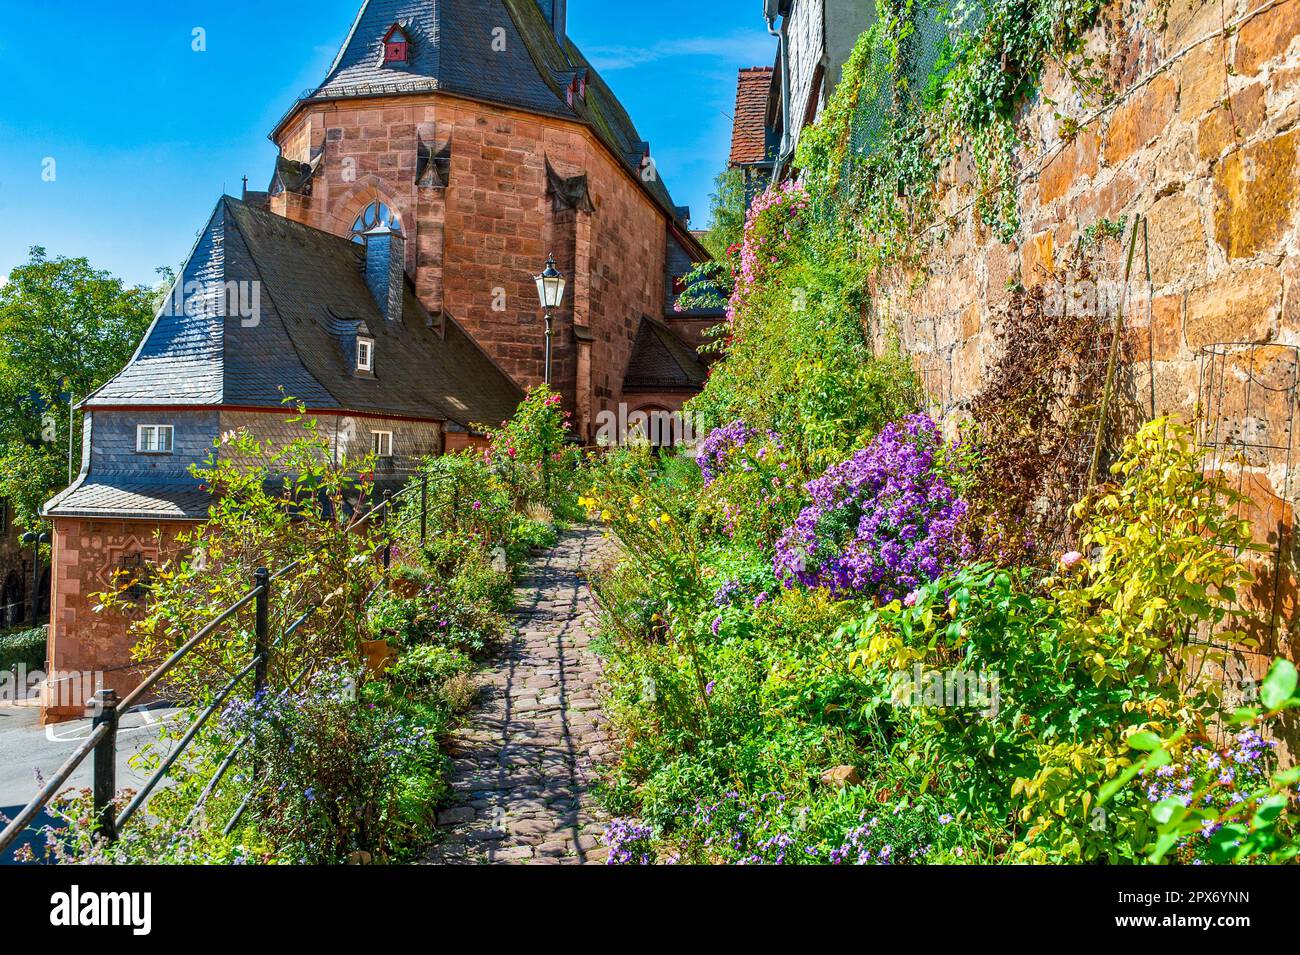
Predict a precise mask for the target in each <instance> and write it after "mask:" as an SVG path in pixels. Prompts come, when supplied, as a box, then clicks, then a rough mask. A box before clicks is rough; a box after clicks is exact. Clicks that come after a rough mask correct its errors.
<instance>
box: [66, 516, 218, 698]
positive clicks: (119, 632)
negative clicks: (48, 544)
mask: <svg viewBox="0 0 1300 955" xmlns="http://www.w3.org/2000/svg"><path fill="white" fill-rule="evenodd" d="M190 526H192V525H190V524H187V523H183V522H166V523H162V524H155V523H149V522H144V521H112V520H91V519H82V518H67V517H61V518H56V519H55V521H54V544H53V550H54V553H53V561H54V566H55V568H56V573H55V574H54V575H53V581H54V585H53V598H52V606H53V612H52V613H51V625H50V644H49V663H50V666H51V668H52V670H53V671H55V672H56V673H59V674H62V673H66V672H81V671H88V672H94V673H102V674H103V675H102V685H103V686H104V687H106V688H110V689H114V690H117V691H118V693H119V694H123V695H124V694H126V693H128V692H129V691H130V690H131V689H132V688H134V687H135V686H136V684H137V683H138V682H139V678H138V677H139V674H138V673H137V672H136V671H135V669H134V668H133V667H132V666H131V662H130V661H131V647H132V645H133V644H134V639H133V638H132V637H131V636H130V635H129V634H128V632H127V631H128V627H129V623H130V620H131V619H133V617H132V616H131V615H123V614H120V613H109V612H104V613H97V612H96V611H95V606H96V605H97V604H98V603H99V599H98V597H97V595H98V594H102V593H105V592H106V591H108V590H111V589H113V586H114V579H115V571H116V569H117V568H118V567H119V566H120V564H121V562H122V560H123V558H124V557H129V556H131V555H133V554H140V555H142V556H143V557H144V559H145V560H146V561H147V562H148V563H156V562H158V561H159V560H160V559H165V558H166V557H168V556H170V555H171V554H173V553H175V542H176V536H177V535H178V534H179V533H181V532H182V531H184V530H186V529H187V528H189V527H190ZM92 682H93V681H92V680H90V679H87V680H86V681H85V682H84V683H83V684H80V685H81V686H82V687H83V688H85V689H90V688H91V686H90V684H91V683H92ZM75 685H76V684H71V683H67V684H65V686H67V687H71V686H75ZM63 695H64V697H67V696H71V695H72V694H71V693H70V692H65V693H64V694H63ZM60 702H62V703H64V704H65V705H52V704H53V703H54V701H53V700H52V699H51V698H50V697H49V696H48V690H47V697H46V701H45V706H44V708H43V710H42V718H43V719H44V720H45V721H46V722H57V721H59V720H65V719H76V718H78V717H81V716H83V715H85V714H84V702H79V701H75V700H68V699H66V698H65V699H63V700H61V701H60Z"/></svg>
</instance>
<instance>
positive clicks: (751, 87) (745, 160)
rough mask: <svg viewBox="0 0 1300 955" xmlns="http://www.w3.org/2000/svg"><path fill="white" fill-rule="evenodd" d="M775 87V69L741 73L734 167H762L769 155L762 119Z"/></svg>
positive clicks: (733, 132)
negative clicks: (760, 165)
mask: <svg viewBox="0 0 1300 955" xmlns="http://www.w3.org/2000/svg"><path fill="white" fill-rule="evenodd" d="M771 85H772V67H770V66H751V67H749V68H748V69H744V70H741V71H740V77H739V79H738V80H737V82H736V118H735V121H734V124H733V125H732V127H731V165H733V166H747V165H750V164H752V163H761V162H763V161H765V160H766V159H767V158H768V157H767V155H766V152H767V150H766V148H765V147H766V141H767V137H766V132H765V129H764V123H763V118H764V116H765V114H766V113H767V94H768V90H769V89H770V88H771Z"/></svg>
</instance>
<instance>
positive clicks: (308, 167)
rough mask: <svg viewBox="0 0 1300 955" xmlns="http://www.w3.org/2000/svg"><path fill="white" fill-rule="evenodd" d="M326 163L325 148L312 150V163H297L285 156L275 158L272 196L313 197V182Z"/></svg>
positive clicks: (320, 147)
mask: <svg viewBox="0 0 1300 955" xmlns="http://www.w3.org/2000/svg"><path fill="white" fill-rule="evenodd" d="M324 161H325V147H324V146H323V145H322V146H319V147H317V148H315V149H313V150H312V156H311V161H310V162H295V161H294V160H292V159H285V158H284V157H283V156H276V157H275V177H274V178H273V179H272V180H271V190H270V191H271V195H273V196H278V195H279V194H280V193H282V192H292V193H295V194H297V195H300V196H310V195H311V182H312V179H313V178H315V176H316V173H317V171H318V170H319V169H320V167H321V164H322V163H323V162H324Z"/></svg>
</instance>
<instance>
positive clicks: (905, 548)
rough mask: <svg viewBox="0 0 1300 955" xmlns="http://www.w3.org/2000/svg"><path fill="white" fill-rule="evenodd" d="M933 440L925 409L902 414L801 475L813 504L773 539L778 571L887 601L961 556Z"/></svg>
mask: <svg viewBox="0 0 1300 955" xmlns="http://www.w3.org/2000/svg"><path fill="white" fill-rule="evenodd" d="M941 444H942V440H941V437H940V435H939V429H938V427H937V426H936V425H935V423H934V422H933V421H931V420H930V418H929V417H928V416H926V415H911V416H909V417H907V418H905V419H904V420H903V421H902V422H900V423H896V424H891V425H889V426H887V427H886V428H885V429H884V430H883V431H881V432H880V434H879V435H878V436H877V437H876V439H875V441H873V442H872V443H871V446H870V447H868V448H866V449H865V450H862V451H859V452H858V453H857V454H855V455H853V457H851V458H849V459H848V460H847V461H844V462H842V463H841V464H837V465H834V466H833V467H831V468H829V469H828V470H827V471H826V473H825V474H824V475H822V476H821V477H820V478H818V479H816V480H814V481H810V482H809V483H808V484H807V486H806V489H807V491H808V493H809V495H810V496H811V497H812V504H811V505H809V506H808V507H805V508H804V509H803V511H802V512H801V513H800V514H799V517H798V518H797V519H796V520H795V522H794V524H793V525H791V526H790V527H788V528H786V530H785V532H784V533H783V534H782V536H781V538H780V540H779V541H778V542H777V547H776V558H775V560H774V561H773V570H774V571H775V573H776V575H777V577H778V579H780V580H781V581H782V583H784V584H785V586H786V587H793V586H795V585H796V584H802V585H804V586H805V587H826V588H827V589H829V590H830V591H831V593H832V594H833V595H835V596H849V595H853V594H872V595H876V596H878V597H879V598H880V599H881V600H883V601H890V600H893V599H895V598H896V596H897V595H898V594H900V593H902V594H908V593H910V592H912V591H915V590H917V589H918V588H919V587H920V586H921V585H922V584H924V583H926V582H928V581H932V580H935V579H937V578H938V577H939V576H941V575H942V574H943V573H944V572H945V571H946V570H947V569H949V568H950V567H952V566H954V565H955V564H956V563H957V562H959V561H960V560H961V559H963V558H964V557H965V556H967V553H968V551H969V546H968V545H967V544H966V543H965V542H964V541H963V540H962V538H961V534H960V532H959V530H958V525H959V524H960V522H961V519H962V518H963V517H964V516H965V514H966V510H967V506H966V502H965V501H962V500H961V499H959V498H958V497H957V494H956V492H955V491H954V490H953V489H952V488H951V487H950V486H949V485H948V483H947V482H946V481H945V480H944V478H943V476H942V474H941V473H940V471H939V468H938V466H937V461H936V457H937V453H938V451H939V450H940V447H941ZM914 602H915V601H914Z"/></svg>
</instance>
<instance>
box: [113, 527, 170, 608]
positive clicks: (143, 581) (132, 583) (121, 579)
mask: <svg viewBox="0 0 1300 955" xmlns="http://www.w3.org/2000/svg"><path fill="white" fill-rule="evenodd" d="M106 556H107V560H105V562H104V564H103V566H102V567H101V568H100V570H99V579H100V580H101V581H103V582H104V584H105V585H106V587H107V588H108V589H110V590H116V591H118V592H120V593H121V594H122V596H123V597H125V598H126V599H127V600H134V601H139V600H143V599H144V598H145V596H146V595H147V594H148V593H149V582H150V578H151V577H152V573H153V565H154V564H156V563H157V561H158V548H157V546H156V544H155V542H153V541H150V542H148V543H145V542H143V541H141V540H140V539H139V538H138V537H129V538H127V539H126V540H124V541H123V542H122V543H120V544H115V545H111V546H109V547H108V548H107V549H106Z"/></svg>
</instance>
